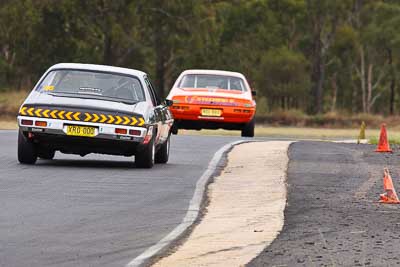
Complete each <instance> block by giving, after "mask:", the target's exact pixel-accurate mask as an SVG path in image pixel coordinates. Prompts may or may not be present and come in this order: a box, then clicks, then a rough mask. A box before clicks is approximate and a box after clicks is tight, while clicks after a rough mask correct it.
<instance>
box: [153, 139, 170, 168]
mask: <svg viewBox="0 0 400 267" xmlns="http://www.w3.org/2000/svg"><path fill="white" fill-rule="evenodd" d="M170 142H171V137H170V136H168V139H167V141H165V142H164V144H162V145H161V147H160V149H159V150H158V151H157V153H156V156H155V162H156V163H167V162H168V158H169V148H170V145H171V143H170Z"/></svg>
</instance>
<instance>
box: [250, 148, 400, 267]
mask: <svg viewBox="0 0 400 267" xmlns="http://www.w3.org/2000/svg"><path fill="white" fill-rule="evenodd" d="M374 150H375V146H372V145H356V144H335V143H324V142H298V143H294V144H292V145H291V147H290V149H289V158H290V162H289V168H288V177H287V184H288V203H287V206H286V209H285V222H284V227H283V229H282V231H281V233H280V234H279V235H278V237H277V238H276V239H275V240H274V241H273V242H272V244H271V245H270V246H268V247H267V248H266V249H265V250H264V251H263V252H262V253H261V254H260V255H259V256H258V257H257V258H256V259H254V260H253V261H252V262H251V263H249V264H248V266H251V267H253V266H255V267H259V266H282V267H283V266H400V253H399V248H400V223H399V219H400V216H399V214H400V205H383V204H379V203H378V200H379V194H381V193H383V192H384V190H383V181H382V180H383V168H384V167H389V169H390V171H391V173H392V177H393V182H394V185H395V187H396V188H397V192H399V188H400V151H399V148H398V147H396V148H395V150H394V151H395V152H394V153H393V154H380V153H376V152H374Z"/></svg>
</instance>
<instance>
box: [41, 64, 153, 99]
mask: <svg viewBox="0 0 400 267" xmlns="http://www.w3.org/2000/svg"><path fill="white" fill-rule="evenodd" d="M36 90H37V91H40V92H42V93H47V94H52V95H55V96H65V97H81V98H91V99H101V100H109V101H116V102H124V103H128V104H134V103H137V102H141V101H145V96H144V92H143V88H142V85H141V83H140V81H139V79H137V78H135V77H133V76H125V75H119V74H115V73H105V72H96V71H84V70H53V71H51V72H49V73H48V74H47V76H46V78H45V79H44V80H43V81H42V82H41V83H40V85H39V86H38V87H37V89H36Z"/></svg>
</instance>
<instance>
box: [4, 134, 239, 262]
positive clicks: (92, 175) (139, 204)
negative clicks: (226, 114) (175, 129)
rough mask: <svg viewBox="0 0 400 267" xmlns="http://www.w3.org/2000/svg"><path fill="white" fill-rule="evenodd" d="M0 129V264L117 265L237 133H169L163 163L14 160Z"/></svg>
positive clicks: (179, 207) (166, 218)
mask: <svg viewBox="0 0 400 267" xmlns="http://www.w3.org/2000/svg"><path fill="white" fill-rule="evenodd" d="M16 137H17V134H16V132H15V131H0V210H1V211H0V266H7V267H13V266H16V267H19V266H41V267H45V266H124V265H125V264H127V263H128V262H129V261H130V260H132V259H133V258H135V257H136V256H138V255H139V254H140V253H142V252H143V251H144V250H145V249H146V248H148V247H150V246H152V245H154V244H155V243H157V242H158V241H159V240H160V239H162V238H163V237H164V236H165V235H166V234H168V233H169V232H170V231H171V230H172V229H174V228H175V226H176V225H178V224H179V223H180V222H181V220H182V218H183V217H184V215H185V214H186V211H187V207H188V205H189V201H190V199H191V198H192V196H193V192H194V189H195V184H196V182H197V179H198V178H199V177H200V176H201V174H202V173H203V172H204V171H205V170H206V168H207V166H208V163H209V161H210V160H211V158H212V156H213V155H214V153H215V152H216V151H217V150H218V149H219V148H220V147H222V146H223V145H225V144H227V143H230V142H232V141H235V140H238V139H240V138H238V137H202V136H173V138H172V145H171V157H170V162H169V163H168V164H166V165H155V167H154V168H153V169H151V170H143V169H135V168H134V164H133V159H132V158H125V157H113V156H102V155H88V156H87V157H84V158H81V157H79V156H74V155H64V154H60V153H58V152H57V154H56V157H55V159H54V160H53V161H46V160H39V161H38V163H37V164H36V165H34V166H27V165H21V164H19V163H18V162H17V159H16V143H17V140H16Z"/></svg>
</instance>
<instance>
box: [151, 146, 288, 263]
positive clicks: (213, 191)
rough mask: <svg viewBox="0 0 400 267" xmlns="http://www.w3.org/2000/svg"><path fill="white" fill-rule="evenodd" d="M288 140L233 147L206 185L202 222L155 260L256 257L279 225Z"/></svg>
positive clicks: (238, 260) (231, 260)
mask: <svg viewBox="0 0 400 267" xmlns="http://www.w3.org/2000/svg"><path fill="white" fill-rule="evenodd" d="M289 145H290V142H285V141H271V142H255V143H246V144H241V145H238V146H236V147H234V149H233V150H232V151H231V152H230V153H229V155H228V164H227V166H226V168H225V169H224V170H223V172H222V173H221V175H220V176H218V177H216V178H215V179H214V182H213V183H212V184H210V185H209V187H208V199H209V205H208V206H207V208H206V211H205V215H204V217H203V218H202V220H201V222H200V223H199V224H198V225H197V226H196V227H195V228H194V229H193V231H192V232H191V234H190V235H189V237H188V238H187V239H186V240H185V242H184V243H183V244H182V245H181V246H180V247H178V248H177V249H176V251H175V252H174V253H172V254H170V255H168V256H167V257H165V258H162V259H161V260H160V261H158V262H157V263H156V264H155V265H154V266H241V265H244V264H246V263H248V262H249V261H250V260H251V259H253V258H254V257H256V256H257V255H258V254H259V253H260V252H261V251H262V250H263V249H264V248H265V247H266V246H267V245H268V244H270V243H271V242H272V241H273V240H274V238H275V237H276V236H277V235H278V233H279V231H280V230H281V229H282V227H283V212H284V208H285V204H286V187H285V177H286V169H287V164H288V156H287V150H288V147H289ZM243 155H246V156H243Z"/></svg>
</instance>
